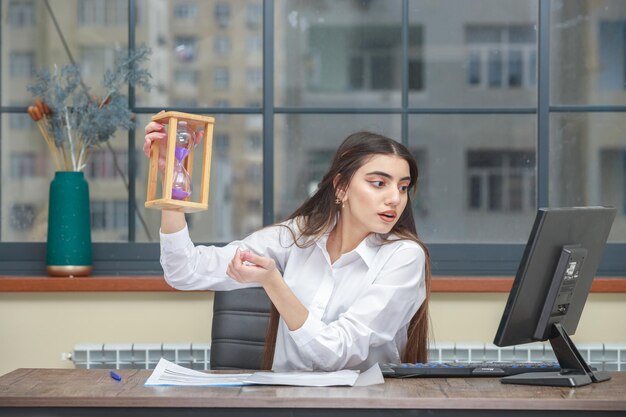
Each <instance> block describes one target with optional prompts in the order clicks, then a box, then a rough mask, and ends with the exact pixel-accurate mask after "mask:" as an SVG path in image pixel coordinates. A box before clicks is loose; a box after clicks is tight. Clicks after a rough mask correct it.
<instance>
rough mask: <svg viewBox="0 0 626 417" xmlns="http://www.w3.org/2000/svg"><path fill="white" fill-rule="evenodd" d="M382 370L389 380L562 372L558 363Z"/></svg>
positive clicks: (434, 364)
mask: <svg viewBox="0 0 626 417" xmlns="http://www.w3.org/2000/svg"><path fill="white" fill-rule="evenodd" d="M380 369H381V371H382V372H383V375H384V376H385V377H389V378H412V377H440V378H449V377H473V376H476V377H478V376H508V375H517V374H524V373H528V372H559V371H560V370H561V368H560V367H559V363H558V362H472V363H463V362H443V363H442V362H429V363H387V364H383V365H381V366H380Z"/></svg>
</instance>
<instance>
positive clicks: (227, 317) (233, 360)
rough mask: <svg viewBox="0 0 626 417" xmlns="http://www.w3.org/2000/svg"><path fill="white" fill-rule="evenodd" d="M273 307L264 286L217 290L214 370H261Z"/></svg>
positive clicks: (213, 352)
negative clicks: (271, 307)
mask: <svg viewBox="0 0 626 417" xmlns="http://www.w3.org/2000/svg"><path fill="white" fill-rule="evenodd" d="M270 306H271V304H270V300H269V298H268V297H267V294H266V293H265V291H264V290H263V288H245V289H240V290H233V291H216V292H215V297H214V301H213V328H212V330H211V369H261V361H262V359H263V346H264V345H265V330H266V328H267V321H268V319H269V314H270Z"/></svg>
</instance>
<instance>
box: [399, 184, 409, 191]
mask: <svg viewBox="0 0 626 417" xmlns="http://www.w3.org/2000/svg"><path fill="white" fill-rule="evenodd" d="M408 189H409V186H408V185H401V186H400V191H402V192H405V191H407V190H408Z"/></svg>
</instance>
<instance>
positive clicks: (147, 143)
mask: <svg viewBox="0 0 626 417" xmlns="http://www.w3.org/2000/svg"><path fill="white" fill-rule="evenodd" d="M144 131H145V132H146V136H145V138H144V141H143V153H144V154H145V155H146V156H147V157H148V158H150V150H151V148H152V143H153V142H156V144H157V145H158V146H159V172H161V173H163V171H164V170H165V156H166V155H165V149H166V143H167V131H166V130H165V126H164V125H162V124H161V123H157V122H150V123H148V124H147V125H146V127H145V129H144Z"/></svg>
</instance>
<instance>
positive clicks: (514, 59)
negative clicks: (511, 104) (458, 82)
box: [465, 26, 537, 88]
mask: <svg viewBox="0 0 626 417" xmlns="http://www.w3.org/2000/svg"><path fill="white" fill-rule="evenodd" d="M536 38H537V35H536V32H535V29H534V27H533V26H468V27H466V30H465V40H466V46H467V54H468V55H467V65H466V68H467V83H468V84H469V85H471V86H476V87H484V88H531V87H533V86H534V85H535V78H536V69H535V66H536V63H537V46H536Z"/></svg>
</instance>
